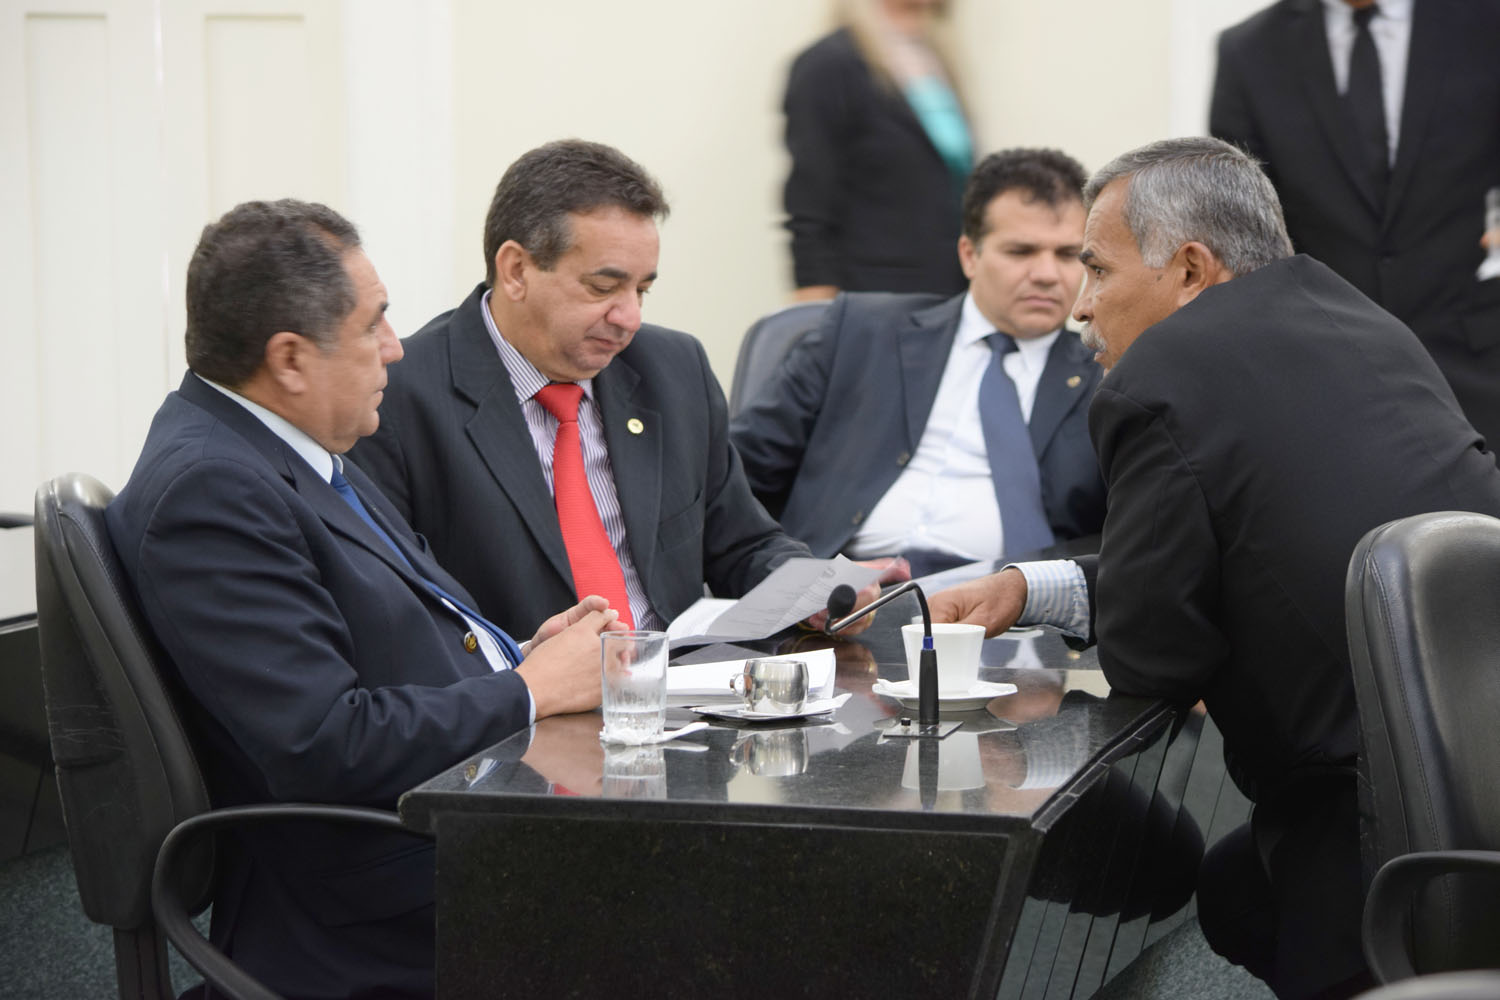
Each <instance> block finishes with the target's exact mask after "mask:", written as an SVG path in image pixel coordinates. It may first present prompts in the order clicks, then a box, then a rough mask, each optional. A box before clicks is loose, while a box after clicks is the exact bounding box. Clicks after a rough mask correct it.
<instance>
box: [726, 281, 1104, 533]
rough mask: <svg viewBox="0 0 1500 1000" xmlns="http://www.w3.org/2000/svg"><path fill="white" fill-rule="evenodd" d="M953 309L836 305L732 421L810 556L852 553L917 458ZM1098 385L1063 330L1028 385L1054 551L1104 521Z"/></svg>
mask: <svg viewBox="0 0 1500 1000" xmlns="http://www.w3.org/2000/svg"><path fill="white" fill-rule="evenodd" d="M963 300H964V297H963V295H957V296H954V297H953V298H949V299H943V298H940V297H938V296H933V295H886V294H881V293H865V294H846V295H841V296H839V297H838V298H837V299H836V300H834V303H833V304H832V305H831V306H829V308H828V311H827V312H826V313H825V314H824V316H823V321H822V323H820V324H819V326H818V327H817V328H816V329H815V330H813V331H812V332H811V333H809V334H808V335H807V336H805V337H803V338H802V339H801V340H800V341H799V342H798V343H797V344H796V345H795V346H794V347H793V348H792V350H791V351H790V352H788V354H787V356H786V358H785V359H784V360H783V361H782V364H781V368H780V369H779V371H778V372H777V374H776V375H774V376H773V377H772V378H771V379H770V380H769V381H768V382H767V383H766V385H765V387H764V388H763V389H762V390H761V391H760V393H759V394H758V395H757V396H756V398H755V399H752V400H750V401H749V403H748V404H747V405H746V407H745V408H744V409H743V410H742V411H740V413H739V414H738V415H737V416H736V417H735V418H734V420H733V422H732V423H731V425H730V437H731V439H732V440H733V441H734V445H735V448H736V449H737V450H738V451H739V453H740V457H741V460H742V461H743V462H744V465H745V475H746V477H747V478H748V479H749V480H750V488H751V489H752V490H754V491H755V495H756V496H757V497H759V498H760V500H761V502H762V503H763V504H765V506H766V509H767V510H769V511H770V512H771V513H772V514H773V515H774V516H776V517H778V518H780V520H781V525H782V527H783V528H785V529H786V530H787V532H788V533H789V534H791V535H793V536H795V537H797V538H800V539H802V540H803V541H805V542H807V544H808V546H809V547H810V548H811V549H812V550H813V552H814V553H815V554H816V555H819V556H825V557H826V556H831V555H833V554H834V553H836V552H838V551H840V550H841V549H843V547H844V546H845V545H846V544H848V542H849V539H850V538H852V537H853V536H854V533H855V530H856V529H857V528H858V527H859V524H860V523H861V522H862V521H863V520H864V518H865V515H867V514H868V513H869V512H870V509H871V508H872V507H874V506H875V504H876V503H877V502H878V501H879V500H880V498H881V497H883V496H884V495H885V493H886V491H887V490H888V489H890V488H891V484H893V483H894V482H895V481H896V477H897V476H899V475H900V474H901V470H902V468H903V467H904V466H905V465H906V463H907V461H909V460H910V458H911V456H912V455H913V454H914V453H915V452H916V450H917V443H918V442H919V441H920V440H921V439H922V431H923V429H924V428H925V427H926V426H927V417H928V415H929V414H930V413H931V412H932V403H933V400H934V399H935V398H936V397H937V391H938V384H939V383H940V382H941V381H942V377H943V368H944V366H945V365H946V364H947V363H948V353H949V351H950V350H951V349H952V347H953V338H954V336H955V335H956V334H957V332H958V321H959V316H960V313H961V312H962V308H963ZM1101 374H1102V372H1101V370H1100V368H1099V366H1098V365H1096V364H1094V362H1093V355H1092V353H1091V352H1090V351H1089V350H1088V348H1086V347H1084V346H1083V344H1082V342H1081V341H1079V339H1078V335H1077V334H1076V333H1073V332H1071V331H1068V330H1064V331H1063V332H1062V334H1061V336H1059V337H1058V338H1057V340H1056V342H1055V343H1054V344H1053V345H1052V351H1051V353H1050V354H1049V355H1048V357H1047V365H1046V367H1045V368H1044V369H1043V371H1042V379H1041V382H1040V383H1039V384H1038V386H1037V394H1036V401H1035V403H1034V405H1033V407H1032V411H1031V421H1030V423H1029V424H1028V429H1029V430H1030V432H1031V444H1032V448H1033V449H1034V451H1035V452H1036V458H1037V467H1038V469H1039V470H1040V472H1041V485H1042V506H1043V509H1044V510H1045V511H1046V514H1047V520H1048V522H1049V523H1050V524H1051V526H1052V531H1053V533H1054V534H1055V535H1056V536H1057V537H1058V539H1059V540H1063V539H1068V538H1078V537H1080V536H1083V535H1091V534H1095V533H1097V532H1098V531H1099V529H1100V528H1101V527H1102V526H1103V524H1104V483H1103V480H1102V479H1101V478H1100V476H1099V463H1098V461H1097V460H1096V459H1095V457H1094V448H1093V445H1092V444H1091V443H1090V442H1089V436H1088V422H1087V421H1088V404H1089V400H1090V399H1091V398H1092V397H1093V394H1094V387H1095V386H1097V385H1098V384H1099V378H1100V375H1101ZM974 419H976V420H978V419H979V417H978V414H975V418H974Z"/></svg>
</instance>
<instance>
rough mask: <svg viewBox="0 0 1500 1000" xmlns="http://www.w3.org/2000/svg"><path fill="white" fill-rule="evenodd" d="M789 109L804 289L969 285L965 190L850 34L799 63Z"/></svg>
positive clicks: (786, 200) (797, 259) (796, 263)
mask: <svg viewBox="0 0 1500 1000" xmlns="http://www.w3.org/2000/svg"><path fill="white" fill-rule="evenodd" d="M783 110H784V111H785V112H786V147H787V152H789V153H790V154H791V158H792V170H791V173H790V174H789V175H788V177H787V181H786V188H785V191H784V197H783V204H784V206H785V208H786V212H787V215H788V217H789V218H788V220H787V223H786V225H787V228H788V229H789V230H791V233H792V269H793V272H794V278H795V280H796V283H797V285H798V287H802V286H806V285H836V286H838V287H839V288H842V289H844V290H846V291H886V292H936V293H940V294H945V295H948V294H952V293H954V292H958V291H961V290H962V289H963V288H964V287H965V286H966V284H967V281H966V280H965V278H964V275H963V270H962V269H961V268H960V267H959V266H958V255H957V249H956V248H957V246H958V234H959V202H960V199H961V198H962V195H963V190H962V185H961V184H960V183H958V182H957V181H955V179H954V177H953V175H952V173H951V172H950V171H949V170H948V167H947V166H946V165H945V164H944V162H943V158H942V156H941V155H940V154H939V153H938V151H937V147H935V146H933V144H932V140H931V139H929V138H928V137H927V132H926V131H925V130H924V129H923V128H922V123H921V122H920V121H919V120H918V119H917V116H916V113H915V112H913V111H912V109H911V106H910V105H909V104H907V102H906V99H905V98H904V97H902V96H901V94H899V93H897V92H896V91H895V90H893V89H892V88H889V87H886V86H883V85H881V84H880V83H879V82H878V81H877V80H876V79H875V77H874V76H873V75H871V72H870V68H869V67H868V66H867V65H865V61H864V59H863V57H861V56H860V54H859V50H858V49H857V48H856V47H855V44H854V40H853V38H852V37H851V36H850V34H849V32H848V30H847V29H840V30H839V31H835V32H834V33H833V34H831V35H829V36H827V37H826V38H823V39H821V40H820V41H818V42H817V43H815V44H814V45H813V46H812V47H811V48H809V49H807V50H806V51H804V52H803V53H802V54H801V55H799V56H798V57H797V59H796V61H795V62H793V63H792V69H791V75H790V76H789V78H788V80H787V87H786V100H785V102H784V104H783Z"/></svg>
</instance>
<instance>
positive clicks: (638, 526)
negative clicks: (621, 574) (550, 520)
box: [594, 348, 662, 581]
mask: <svg viewBox="0 0 1500 1000" xmlns="http://www.w3.org/2000/svg"><path fill="white" fill-rule="evenodd" d="M628 356H629V349H628V348H627V349H626V351H625V352H624V353H622V354H621V355H620V356H619V357H616V358H615V359H614V360H613V361H611V362H610V363H609V366H608V367H607V368H605V369H604V370H603V371H602V372H600V373H599V374H598V375H595V376H594V400H595V402H596V403H597V404H598V406H599V416H600V420H601V422H602V423H603V425H604V444H605V447H606V449H607V450H608V451H609V465H610V472H611V473H612V474H613V476H614V480H615V495H616V496H617V497H618V498H619V501H620V512H621V514H622V516H623V517H624V519H625V536H626V538H627V539H628V544H629V546H630V555H631V558H632V559H633V560H634V562H635V571H636V573H637V574H638V575H639V576H640V578H641V580H642V581H645V580H648V579H650V574H651V568H652V563H653V561H654V559H655V556H656V529H657V525H658V524H659V523H660V520H661V479H662V468H661V435H662V422H661V416H660V414H659V413H657V411H655V410H651V409H647V408H645V407H643V406H641V405H640V404H638V403H637V402H636V401H635V389H636V385H637V384H638V383H639V382H640V375H639V373H638V372H636V370H635V369H634V368H632V367H631V366H630V361H629V357H628ZM632 427H638V428H639V431H638V432H636V431H632V430H631V428H632Z"/></svg>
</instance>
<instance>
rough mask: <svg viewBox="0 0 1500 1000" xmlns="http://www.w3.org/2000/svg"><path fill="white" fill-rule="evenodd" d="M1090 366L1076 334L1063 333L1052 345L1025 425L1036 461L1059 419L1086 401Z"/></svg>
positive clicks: (1087, 352)
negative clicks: (1029, 417) (1029, 416)
mask: <svg viewBox="0 0 1500 1000" xmlns="http://www.w3.org/2000/svg"><path fill="white" fill-rule="evenodd" d="M1093 364H1094V361H1093V355H1092V354H1091V353H1090V352H1089V349H1088V348H1087V347H1084V346H1083V344H1082V343H1081V342H1080V341H1079V339H1078V337H1077V335H1075V334H1072V333H1070V332H1069V331H1067V330H1064V331H1062V332H1061V333H1059V334H1058V335H1057V339H1056V340H1055V341H1053V342H1052V348H1051V350H1049V351H1048V352H1047V364H1046V366H1045V367H1043V368H1042V377H1041V380H1040V381H1039V382H1037V386H1036V398H1035V399H1034V400H1033V401H1032V403H1031V420H1030V421H1028V422H1027V424H1026V429H1027V431H1028V432H1029V433H1030V434H1031V448H1032V450H1033V451H1035V452H1036V457H1037V458H1038V459H1040V458H1041V457H1042V455H1043V454H1044V453H1045V452H1046V451H1047V445H1048V443H1049V442H1051V440H1052V435H1053V434H1055V433H1057V428H1058V427H1060V426H1061V425H1062V422H1063V420H1065V419H1066V418H1067V416H1068V414H1069V413H1071V412H1073V410H1074V409H1075V408H1076V407H1078V406H1081V405H1083V401H1084V400H1085V399H1087V398H1088V396H1089V391H1088V390H1089V386H1090V385H1092V384H1093V383H1092V381H1091V378H1090V376H1091V375H1092V374H1093V373H1092V372H1091V371H1090V370H1089V369H1090V367H1091V366H1092V365H1093Z"/></svg>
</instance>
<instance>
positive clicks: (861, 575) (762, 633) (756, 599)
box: [667, 556, 880, 649]
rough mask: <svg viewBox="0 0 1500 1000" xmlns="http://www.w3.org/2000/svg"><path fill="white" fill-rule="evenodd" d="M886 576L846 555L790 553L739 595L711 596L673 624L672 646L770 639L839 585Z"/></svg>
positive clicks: (857, 585)
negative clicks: (734, 597)
mask: <svg viewBox="0 0 1500 1000" xmlns="http://www.w3.org/2000/svg"><path fill="white" fill-rule="evenodd" d="M879 576H880V570H878V569H871V568H869V567H868V566H860V565H858V564H857V563H853V562H850V561H849V560H848V559H846V558H844V557H843V556H834V557H833V558H832V559H788V560H787V561H786V562H784V563H782V564H781V565H780V566H777V567H776V568H775V569H774V570H772V571H771V575H770V576H768V577H766V578H765V579H764V580H762V581H761V582H760V585H759V586H757V587H756V588H755V589H754V590H752V591H750V593H748V594H746V595H745V596H744V597H741V598H740V599H739V600H738V601H730V600H724V599H721V598H713V597H705V598H702V599H700V600H698V601H697V602H695V603H694V604H693V606H692V607H690V608H688V609H687V610H686V611H684V612H683V613H682V614H680V615H678V616H677V617H676V618H675V619H673V621H672V624H670V625H668V626H667V635H669V636H670V637H671V640H672V648H674V649H675V648H677V647H679V646H683V645H690V644H694V643H697V644H702V643H709V642H745V641H747V640H751V639H765V638H768V637H769V636H773V635H775V634H776V633H777V632H780V631H781V630H782V629H785V628H790V627H791V626H793V625H795V624H797V623H798V622H800V621H801V620H802V619H804V618H806V617H808V616H809V615H811V614H814V613H816V612H818V611H822V610H823V609H824V608H825V607H827V606H828V595H829V594H831V593H833V589H834V588H835V587H838V586H840V585H841V584H848V585H849V586H851V587H853V588H854V589H855V590H856V591H857V590H860V589H861V588H863V587H865V586H866V585H868V584H870V583H871V582H873V581H874V580H875V579H876V578H877V577H879Z"/></svg>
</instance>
